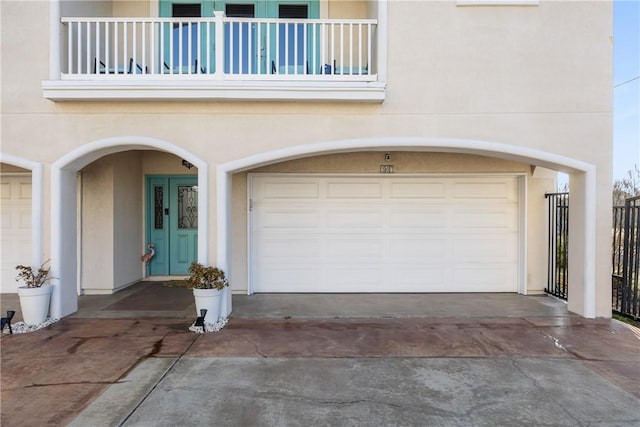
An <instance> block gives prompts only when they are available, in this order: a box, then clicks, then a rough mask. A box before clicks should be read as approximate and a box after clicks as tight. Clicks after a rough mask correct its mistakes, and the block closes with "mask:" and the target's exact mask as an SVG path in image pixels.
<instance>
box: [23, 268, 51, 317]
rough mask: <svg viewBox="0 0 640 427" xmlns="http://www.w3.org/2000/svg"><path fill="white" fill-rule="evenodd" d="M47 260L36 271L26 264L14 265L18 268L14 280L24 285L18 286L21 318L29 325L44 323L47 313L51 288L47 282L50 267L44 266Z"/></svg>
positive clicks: (49, 278)
mask: <svg viewBox="0 0 640 427" xmlns="http://www.w3.org/2000/svg"><path fill="white" fill-rule="evenodd" d="M47 262H49V261H45V262H44V263H42V265H41V266H40V267H39V268H38V270H37V271H34V269H33V267H31V266H27V265H18V266H16V270H18V277H16V281H17V282H22V283H23V284H24V286H20V287H18V297H19V299H20V309H21V311H22V319H23V321H24V323H26V324H27V325H30V326H32V325H40V324H41V323H44V321H45V320H47V315H48V314H49V302H50V300H51V289H52V288H51V285H49V284H47V282H48V281H49V280H51V279H52V277H51V276H49V271H50V270H51V267H49V268H45V265H46V264H47Z"/></svg>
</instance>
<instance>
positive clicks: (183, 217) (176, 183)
mask: <svg viewBox="0 0 640 427" xmlns="http://www.w3.org/2000/svg"><path fill="white" fill-rule="evenodd" d="M147 242H148V243H153V244H154V246H155V252H156V254H155V256H154V257H153V259H152V260H151V261H150V262H149V275H151V276H165V275H186V274H187V270H188V268H189V265H190V264H191V263H192V262H194V261H196V260H197V258H198V178H197V177H196V176H193V175H182V176H180V175H171V176H169V175H161V176H159V175H156V176H148V177H147Z"/></svg>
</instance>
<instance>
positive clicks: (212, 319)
mask: <svg viewBox="0 0 640 427" xmlns="http://www.w3.org/2000/svg"><path fill="white" fill-rule="evenodd" d="M187 285H188V286H189V287H190V288H192V289H193V296H194V298H195V300H196V315H197V316H199V315H200V310H201V309H203V308H206V309H207V314H206V315H205V318H204V321H205V323H209V324H216V323H217V322H218V319H219V318H220V307H221V305H222V296H223V294H224V292H223V291H224V290H225V288H227V287H228V286H229V281H228V280H227V278H226V277H225V275H224V271H222V270H220V269H219V268H217V267H205V266H204V265H202V264H200V263H198V262H194V263H191V265H190V266H189V277H188V278H187ZM224 315H226V313H225V314H224Z"/></svg>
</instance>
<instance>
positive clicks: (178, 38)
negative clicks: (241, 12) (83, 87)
mask: <svg viewBox="0 0 640 427" xmlns="http://www.w3.org/2000/svg"><path fill="white" fill-rule="evenodd" d="M62 23H63V24H64V27H65V29H66V36H63V54H62V56H63V59H62V63H61V80H69V81H73V80H80V81H82V80H84V81H111V82H117V81H145V80H153V81H159V80H167V81H176V80H212V81H224V80H240V81H241V80H265V81H268V80H274V81H297V80H300V81H320V82H321V81H333V82H338V81H346V82H349V81H351V82H376V81H377V76H376V62H375V61H376V58H377V53H376V37H377V36H376V27H377V21H376V20H374V19H351V20H343V19H340V20H335V19H286V20H284V19H249V18H228V17H225V16H224V15H223V14H222V13H219V12H218V13H216V16H215V17H212V18H63V19H62ZM65 37H66V39H65Z"/></svg>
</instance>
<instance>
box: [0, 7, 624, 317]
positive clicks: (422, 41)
mask: <svg viewBox="0 0 640 427" xmlns="http://www.w3.org/2000/svg"><path fill="white" fill-rule="evenodd" d="M513 3H514V4H515V5H509V6H496V7H473V6H464V7H463V6H460V5H458V4H457V2H456V1H455V0H449V1H440V2H416V1H402V0H389V1H383V0H380V1H378V2H375V1H371V2H366V1H363V2H358V1H353V2H343V1H329V2H325V1H321V2H320V4H321V7H320V10H321V14H324V15H323V16H326V17H329V18H331V17H339V18H364V17H366V18H371V17H372V16H373V17H377V18H378V19H380V20H384V22H385V23H386V29H385V33H384V37H382V36H381V35H380V34H378V37H377V40H381V43H383V42H384V43H385V45H384V49H382V48H380V52H379V53H383V54H381V55H380V57H379V58H378V59H380V60H382V61H384V73H382V72H381V73H380V74H379V75H378V78H379V79H380V80H381V81H379V83H383V84H384V85H385V90H384V101H383V102H345V101H331V100H327V101H294V100H278V101H269V100H263V101H260V102H256V101H246V100H242V99H239V100H236V101H225V100H215V99H210V100H191V99H173V100H153V101H149V100H145V101H138V100H135V99H133V100H126V101H121V100H108V99H105V100H88V101H64V102H54V101H51V100H49V99H46V98H45V97H44V96H43V89H42V85H43V82H45V81H55V80H56V67H55V64H56V63H57V62H58V58H56V57H55V56H52V53H51V52H55V49H54V48H52V46H51V40H52V37H53V36H52V33H55V32H56V31H57V32H61V31H63V29H62V28H53V29H52V28H51V27H52V25H53V24H52V23H51V22H52V20H51V13H53V16H56V15H55V12H56V11H55V8H56V7H59V11H58V13H59V14H60V15H62V16H104V15H105V14H106V16H121V17H122V16H154V15H152V14H153V13H156V14H157V10H158V3H157V1H156V0H150V1H148V2H147V1H138V2H130V1H126V2H125V1H113V2H109V1H103V2H93V1H92V2H82V1H70V2H65V1H62V2H59V3H58V2H56V1H54V2H49V3H48V4H46V3H42V2H21V1H3V2H2V3H0V12H1V20H2V22H1V24H2V25H1V28H2V29H1V31H2V50H1V52H0V56H1V57H2V117H1V120H2V122H1V125H2V127H1V129H2V148H1V150H2V154H3V155H6V156H5V157H3V163H5V164H8V165H15V166H22V167H24V166H23V165H21V164H16V162H14V161H12V159H14V158H19V159H24V160H25V161H27V162H34V163H36V164H40V165H42V166H43V168H44V173H43V182H42V186H41V191H42V192H41V194H40V195H39V196H38V197H39V198H40V200H41V203H42V216H41V218H40V220H39V223H40V226H41V228H42V232H41V234H40V237H39V238H41V240H42V243H43V244H42V249H41V251H40V253H39V257H38V258H40V259H48V258H49V257H51V256H52V255H59V254H61V253H62V254H65V255H60V256H61V257H64V259H62V260H61V259H55V260H53V262H54V266H55V268H56V269H58V270H59V271H55V272H54V275H55V276H56V277H63V278H64V279H65V280H68V281H69V282H70V283H74V284H73V285H72V286H70V287H69V285H68V284H64V285H62V284H60V283H57V286H59V287H60V289H63V288H64V289H66V290H65V291H62V290H61V291H60V293H59V295H58V299H56V297H54V302H53V304H54V305H57V308H56V309H55V310H57V312H58V313H59V314H62V315H66V314H69V313H70V312H72V311H74V310H75V308H74V307H75V306H74V304H75V302H73V301H71V300H72V299H73V298H74V292H78V291H79V292H84V291H87V292H94V293H100V292H113V291H115V290H117V289H120V288H122V287H124V286H127V285H129V284H131V283H134V282H135V281H137V280H139V279H141V278H142V277H143V276H144V274H145V273H144V266H143V265H141V263H140V259H139V258H140V255H142V253H144V251H145V235H144V230H145V221H146V220H145V199H144V197H145V196H144V195H145V190H144V176H145V175H150V174H198V175H199V177H200V179H201V181H200V182H199V186H200V187H201V191H202V188H205V189H206V197H205V198H203V199H202V200H205V203H207V206H206V212H207V214H208V215H207V218H206V225H205V226H204V227H205V230H206V234H203V236H205V237H206V239H205V241H199V244H200V246H199V255H198V257H199V258H200V260H201V261H203V262H207V263H210V264H224V267H225V268H226V269H227V270H228V271H229V272H230V275H231V277H232V283H233V290H234V292H243V291H245V290H246V289H247V287H246V282H247V278H246V270H247V257H246V241H247V225H246V224H247V221H246V212H247V206H246V194H247V189H246V185H247V184H246V182H247V180H246V174H247V173H248V172H255V173H259V172H283V173H287V172H303V173H313V172H322V173H333V172H339V173H377V172H378V170H377V167H378V166H379V164H380V158H381V157H382V154H383V153H384V152H386V151H389V152H391V153H392V155H393V156H394V164H395V165H396V166H397V173H424V174H429V173H458V174H460V173H465V174H467V173H468V174H470V173H483V172H492V173H496V172H499V173H524V174H526V176H527V178H526V182H527V196H526V215H527V230H526V252H527V270H526V277H527V289H528V291H530V292H531V293H539V292H541V290H542V289H543V288H544V286H545V278H546V252H545V251H546V241H545V238H546V237H545V235H546V225H545V221H546V220H545V216H544V215H545V209H544V206H545V205H544V203H545V201H544V193H545V192H549V191H552V190H553V188H554V172H555V171H562V172H567V173H569V174H570V178H571V184H570V185H571V192H572V196H571V203H572V210H571V212H572V213H571V215H572V216H571V227H572V228H571V229H572V236H571V238H572V239H574V240H572V241H571V242H570V246H571V248H572V249H574V248H575V249H574V250H572V251H571V252H570V277H571V283H570V293H571V295H572V296H570V298H569V308H570V310H572V311H575V312H578V313H580V314H582V315H586V316H589V317H593V316H610V312H611V307H610V301H611V298H610V293H611V289H610V256H609V250H610V242H609V238H610V237H609V235H610V221H611V209H610V208H611V188H610V187H611V159H612V141H611V127H612V118H611V116H612V114H611V108H612V107H611V105H612V93H611V87H612V69H611V61H612V41H611V36H612V5H611V3H610V2H573V1H545V0H541V1H540V3H539V4H538V5H535V6H528V5H527V6H519V5H517V3H518V2H517V1H514V2H513ZM52 11H53V12H52ZM155 16H157V15H155ZM66 49H67V47H66V46H62V47H61V49H60V50H61V51H62V52H63V54H64V52H65V51H66ZM343 141H344V142H343ZM354 141H355V142H354ZM358 141H361V142H358ZM366 141H372V142H371V143H368V142H366ZM435 141H446V143H439V142H435ZM456 141H462V142H459V143H458V142H456ZM473 141H484V142H487V144H484V143H482V144H474V143H473ZM92 144H93V145H92ZM492 144H494V145H492ZM305 147H306V148H305ZM313 147H317V149H314V148H313ZM493 147H505V148H504V150H503V151H501V150H502V149H501V148H496V149H495V150H494V148H493ZM7 156H9V157H7ZM183 158H185V159H188V160H189V161H190V162H191V163H193V164H197V163H198V162H200V164H201V165H206V166H207V170H206V172H205V171H204V169H205V168H203V167H201V168H198V167H197V166H196V167H195V168H193V169H189V170H187V169H186V168H184V167H183V166H182V165H181V163H180V162H181V160H182V159H183ZM7 159H9V160H7ZM3 171H4V168H3ZM77 172H80V174H79V177H77V176H76V173H77ZM203 177H206V182H202V178H203ZM221 177H222V178H224V180H221ZM78 188H79V189H80V190H77V189H78ZM227 189H228V193H229V194H228V205H229V206H228V207H227V206H223V205H225V204H226V202H224V201H225V200H227V199H225V198H226V197H227V196H225V195H224V194H223V193H225V192H226V191H227ZM201 194H202V193H201ZM221 201H222V203H221ZM56 212H58V213H56ZM76 212H80V215H79V219H78V220H77V221H76V220H75V215H76ZM225 224H227V226H226V227H227V229H224V228H225ZM68 228H72V229H73V230H74V231H73V232H69V230H68ZM574 230H575V232H574ZM75 233H80V234H79V236H80V239H79V241H80V242H81V244H77V241H78V239H77V236H76V235H75ZM574 233H575V234H574ZM203 249H206V250H203ZM77 251H79V253H80V254H81V256H80V257H79V258H78V259H80V262H79V263H78V262H77V260H76V257H75V253H76V252H77ZM222 252H224V254H223V253H222ZM203 257H204V258H203ZM35 261H36V260H34V263H35ZM78 271H80V272H81V274H80V275H79V277H80V278H81V279H80V282H79V283H76V279H75V278H76V277H78V275H77V272H78ZM61 280H63V279H61ZM65 286H66V287H68V288H65ZM589 295H591V296H589ZM69 301H71V302H69ZM67 302H68V303H67ZM587 306H589V307H591V308H588V309H587V308H586V307H587ZM53 309H54V308H53V306H52V310H53Z"/></svg>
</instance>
